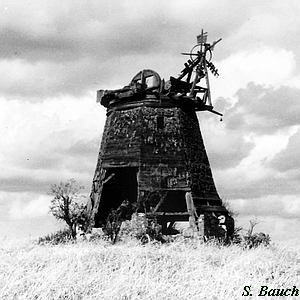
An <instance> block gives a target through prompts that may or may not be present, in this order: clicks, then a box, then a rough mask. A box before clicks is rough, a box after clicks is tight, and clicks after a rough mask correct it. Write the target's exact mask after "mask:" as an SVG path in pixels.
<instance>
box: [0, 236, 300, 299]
mask: <svg viewBox="0 0 300 300" xmlns="http://www.w3.org/2000/svg"><path fill="white" fill-rule="evenodd" d="M297 284H298V288H299V289H300V258H299V254H298V253H297V252H295V251H292V250H290V249H287V248H282V247H274V246H272V247H269V248H265V247H261V248H257V249H251V250H243V249H241V248H239V247H238V246H230V247H218V246H216V245H207V244H206V245H203V244H199V242H193V241H177V242H174V243H170V244H164V245H160V244H147V245H145V246H142V245H140V244H138V243H137V242H134V241H129V242H127V243H119V244H117V245H110V244H109V243H107V242H104V241H98V242H93V243H91V242H90V243H88V242H81V243H77V244H68V245H59V246H49V245H48V246H42V245H36V244H33V243H31V242H26V243H24V242H23V243H10V242H7V241H4V242H2V244H1V246H0V299H1V300H9V299H26V300H28V299H110V300H111V299H124V300H125V299H159V300H160V299H172V300H174V299H197V300H198V299H256V298H260V299H261V298H264V299H272V297H257V294H258V292H259V289H260V287H261V286H262V285H266V286H268V287H270V288H271V287H273V288H274V287H275V288H288V287H293V286H294V285H295V286H297ZM246 285H251V286H252V292H253V297H243V296H242V293H243V288H244V286H246ZM275 298H276V299H279V297H275ZM297 298H299V299H300V297H297ZM288 299H292V297H288Z"/></svg>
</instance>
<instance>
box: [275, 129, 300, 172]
mask: <svg viewBox="0 0 300 300" xmlns="http://www.w3.org/2000/svg"><path fill="white" fill-rule="evenodd" d="M299 148H300V131H299V126H298V128H297V131H296V132H295V134H293V135H292V136H291V137H290V138H289V141H288V144H287V146H286V148H284V149H283V150H282V151H281V152H280V153H278V154H277V155H276V156H275V157H274V159H273V160H272V161H271V162H270V166H271V167H273V168H274V169H275V170H276V171H279V172H282V173H287V172H289V171H290V172H293V171H294V172H296V174H297V175H298V176H299V173H300V172H297V171H298V168H299V165H300V158H299V152H298V149H299ZM296 174H295V173H294V175H296Z"/></svg>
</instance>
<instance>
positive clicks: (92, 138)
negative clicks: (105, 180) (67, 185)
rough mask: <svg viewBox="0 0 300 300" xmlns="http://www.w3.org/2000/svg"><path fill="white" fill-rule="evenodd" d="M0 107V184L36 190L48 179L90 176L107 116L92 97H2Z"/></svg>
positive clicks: (80, 178) (84, 178)
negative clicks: (26, 99) (37, 99)
mask: <svg viewBox="0 0 300 300" xmlns="http://www.w3.org/2000/svg"><path fill="white" fill-rule="evenodd" d="M0 107H1V110H0V116H1V118H0V134H1V136H2V140H1V149H0V161H1V165H2V171H3V172H2V173H1V176H0V177H1V178H0V179H1V180H3V188H5V189H6V190H11V189H14V185H15V188H16V189H18V190H20V189H21V187H22V188H23V189H25V190H27V189H28V188H29V187H30V188H31V189H33V190H37V191H40V190H41V188H42V187H45V186H46V185H48V184H49V182H51V183H54V182H57V181H65V180H67V179H69V178H72V177H75V178H76V179H77V180H78V181H81V180H83V181H84V184H86V181H87V178H89V177H90V178H92V176H93V172H94V168H95V165H96V161H97V156H98V151H99V144H100V139H101V134H102V130H103V126H104V122H105V112H104V109H103V108H101V107H100V105H99V104H97V103H96V101H95V99H93V97H91V96H87V97H85V98H81V99H79V100H78V99H74V98H62V99H60V100H55V99H48V100H47V101H44V102H41V103H35V104H34V103H30V102H22V101H17V100H16V101H5V100H2V101H0ZM90 178H89V179H90ZM88 185H89V184H88Z"/></svg>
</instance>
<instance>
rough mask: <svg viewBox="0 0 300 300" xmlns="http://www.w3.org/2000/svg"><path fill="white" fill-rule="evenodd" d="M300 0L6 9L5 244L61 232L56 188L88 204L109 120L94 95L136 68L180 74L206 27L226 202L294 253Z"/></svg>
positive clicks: (0, 210) (116, 0)
mask: <svg viewBox="0 0 300 300" xmlns="http://www.w3.org/2000/svg"><path fill="white" fill-rule="evenodd" d="M299 13H300V1H298V0H288V1H279V0H272V1H271V0H265V1H260V0H259V1H258V0H252V1H245V0H218V1H217V0H185V1H181V0H159V1H158V0H152V1H145V0H126V1H124V0H111V1H104V0H87V1H79V0H64V1H57V0H52V1H48V0H31V1H26V0H22V1H20V0H19V1H18V0H2V1H1V3H0V82H1V84H0V136H1V140H0V166H1V169H0V170H1V171H0V237H4V236H14V237H18V236H20V237H21V236H27V237H28V236H41V235H45V234H47V233H49V232H53V231H55V230H57V229H58V228H60V227H61V226H62V224H61V223H58V222H57V221H56V220H55V219H54V218H53V217H52V216H51V215H50V214H49V204H50V200H51V196H50V195H49V191H50V186H51V185H52V184H54V183H60V182H66V181H67V180H68V179H70V178H75V180H76V181H77V182H78V183H80V184H83V185H84V186H85V190H84V193H85V194H86V195H88V194H89V193H90V189H91V183H92V178H93V174H94V171H95V167H96V162H97V156H98V151H99V145H100V142H101V136H102V131H103V126H104V122H105V118H106V116H105V109H104V108H103V107H101V105H100V104H99V103H96V91H97V90H99V89H115V88H120V87H123V86H125V85H127V84H128V83H129V82H130V81H131V79H132V78H133V77H134V75H136V74H137V73H138V72H139V71H140V70H142V69H152V70H155V71H156V72H158V73H159V74H160V76H161V77H162V78H165V79H166V80H167V79H169V77H170V76H174V77H176V76H177V75H178V74H179V73H180V71H181V70H182V69H183V64H184V62H185V61H186V58H187V57H185V56H182V55H181V54H180V53H181V52H189V51H190V49H191V48H192V47H193V46H194V45H195V44H196V36H197V35H198V34H200V32H201V30H202V29H204V31H207V32H208V41H209V42H211V43H212V42H213V41H216V40H218V39H219V38H222V41H221V42H220V43H218V44H217V46H216V47H215V50H214V56H213V62H214V64H215V66H216V67H217V69H218V70H219V74H220V76H219V77H218V78H214V77H213V76H210V81H211V93H212V102H213V105H214V107H215V110H217V111H219V112H221V113H223V114H224V117H223V121H222V122H220V117H219V116H217V115H214V114H211V113H208V112H201V113H198V117H199V122H200V126H201V132H202V135H203V138H204V143H205V146H206V150H207V154H208V157H209V160H210V164H211V168H212V172H213V176H214V180H215V184H216V187H217V190H218V192H219V194H220V197H221V198H222V199H224V200H226V201H227V202H228V203H229V205H230V207H231V208H232V210H234V211H235V212H236V213H237V216H236V223H237V225H239V226H242V227H243V228H245V229H247V228H248V227H249V226H248V225H249V221H250V220H255V219H256V220H257V221H258V225H257V226H256V227H255V231H257V232H260V231H262V232H265V233H268V234H269V235H270V236H271V239H272V240H273V241H275V242H282V241H284V242H289V243H299V244H300V234H299V230H298V229H299V228H300V184H299V183H300V182H299V181H300V156H299V152H298V151H297V149H298V148H299V147H300V118H299V115H300V97H299V96H300V71H299V64H300V42H299V41H298V39H299V36H300V18H299Z"/></svg>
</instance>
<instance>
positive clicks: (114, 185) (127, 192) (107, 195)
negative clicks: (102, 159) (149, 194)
mask: <svg viewBox="0 0 300 300" xmlns="http://www.w3.org/2000/svg"><path fill="white" fill-rule="evenodd" d="M137 172H138V168H133V167H123V168H111V169H107V170H106V176H105V178H109V177H111V178H110V179H109V180H108V181H107V182H106V183H105V184H104V186H103V190H102V194H101V198H100V205H99V209H98V213H97V214H96V218H95V223H96V226H97V225H98V226H101V225H103V224H104V223H105V220H106V218H107V217H108V215H109V213H110V212H111V210H113V209H117V208H118V207H119V206H120V205H121V203H122V202H123V201H124V200H128V201H129V202H130V203H135V202H136V201H137V194H138V184H137ZM104 181H105V180H104Z"/></svg>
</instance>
